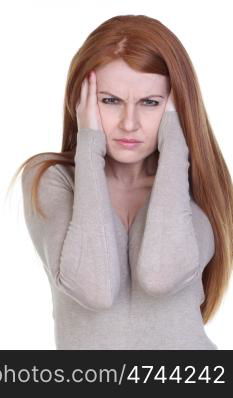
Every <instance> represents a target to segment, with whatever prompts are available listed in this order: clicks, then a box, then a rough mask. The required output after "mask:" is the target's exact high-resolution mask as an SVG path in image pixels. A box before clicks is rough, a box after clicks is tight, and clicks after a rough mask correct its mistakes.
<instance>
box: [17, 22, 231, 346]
mask: <svg viewBox="0 0 233 398" xmlns="http://www.w3.org/2000/svg"><path fill="white" fill-rule="evenodd" d="M90 71H93V73H92V75H91V76H90V80H89V81H88V80H87V76H88V74H89V72H90ZM94 71H95V72H94ZM149 96H150V98H149ZM122 139H131V140H132V139H134V140H138V141H140V142H138V143H136V144H134V145H132V144H131V145H130V144H129V143H128V144H126V143H123V142H121V141H118V140H122ZM41 163H42V167H39V165H40V164H41ZM25 164H26V165H27V166H26V167H25V169H24V171H23V174H22V190H23V200H24V214H25V221H26V225H27V228H28V230H29V233H30V236H31V239H32V242H33V244H34V246H35V248H36V250H37V252H38V254H39V256H40V258H41V260H42V262H43V265H44V269H45V271H46V273H47V276H48V279H49V282H50V285H51V291H52V297H53V317H54V322H55V338H56V347H57V349H77V350H81V349H92V350H95V349H126V350H128V349H159V350H163V349H172V350H180V349H181V350H182V349H193V350H197V349H207V350H216V349H217V346H216V344H214V343H213V342H212V341H210V339H209V338H208V336H207V335H206V333H205V330H204V323H206V322H207V321H208V320H209V319H210V318H211V316H213V314H214V312H216V309H217V307H218V306H219V304H220V301H221V299H222V297H223V293H224V291H226V288H227V284H228V281H229V279H230V273H231V271H232V252H233V250H232V242H233V240H232V230H233V229H232V226H233V219H232V214H233V206H232V204H233V200H232V199H233V192H232V181H231V176H230V174H229V171H228V169H227V166H226V164H225V162H224V160H223V157H222V154H221V152H220V149H219V147H218V144H217V142H216V140H215V138H214V135H213V132H212V129H211V126H210V123H209V121H208V117H207V113H206V111H205V108H204V105H203V101H202V98H201V93H200V89H199V86H198V82H197V78H196V75H195V72H194V68H193V66H192V64H191V61H190V59H189V57H188V54H187V53H186V51H185V49H184V47H183V46H182V44H181V43H180V41H179V40H178V39H177V38H176V36H175V35H174V34H173V33H172V32H171V31H170V30H169V29H168V28H166V27H165V26H164V25H163V24H161V23H160V22H159V21H158V20H155V19H153V18H149V17H146V16H143V15H124V16H117V17H113V18H111V19H109V20H108V21H105V22H104V23H102V24H101V25H100V26H99V27H98V28H97V29H95V30H94V31H93V32H92V33H91V34H90V35H89V36H88V38H87V39H86V41H85V42H84V44H83V46H82V47H81V48H80V49H79V51H78V52H77V54H76V55H75V56H74V58H73V59H72V62H71V65H70V69H69V73H68V80H67V86H66V94H65V102H64V135H63V144H62V150H61V154H56V153H42V154H38V155H35V156H33V157H31V158H30V159H28V160H27V161H26V162H24V164H23V165H25ZM21 167H22V166H21ZM31 194H32V197H31ZM31 199H32V201H31Z"/></svg>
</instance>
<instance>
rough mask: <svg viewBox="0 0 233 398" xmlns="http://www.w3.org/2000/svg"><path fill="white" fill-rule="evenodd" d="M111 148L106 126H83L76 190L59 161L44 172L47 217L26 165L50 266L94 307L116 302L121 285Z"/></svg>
mask: <svg viewBox="0 0 233 398" xmlns="http://www.w3.org/2000/svg"><path fill="white" fill-rule="evenodd" d="M105 151H106V141H105V136H104V133H103V132H102V131H100V130H94V129H89V128H82V129H80V130H79V131H78V134H77V148H76V154H75V170H74V171H75V181H74V192H73V191H72V189H71V187H70V186H69V183H68V182H67V179H66V177H65V176H64V174H63V173H62V172H61V171H60V170H61V169H60V166H59V165H55V166H50V167H49V168H48V169H47V170H46V171H45V173H44V174H43V175H42V177H41V180H40V184H39V189H38V193H39V204H41V207H42V209H43V210H44V211H45V213H46V216H47V217H48V219H47V220H44V219H42V218H41V217H40V215H39V216H38V215H37V214H33V212H32V210H31V208H30V202H29V199H30V198H29V190H30V188H31V187H30V184H31V181H32V178H33V176H34V174H35V171H30V170H29V171H27V172H26V171H25V170H24V172H23V175H22V189H23V199H24V214H25V220H26V225H27V228H28V230H29V233H30V235H31V239H32V241H33V243H34V246H35V247H36V250H37V252H38V253H39V255H40V257H41V259H42V261H43V263H44V266H45V268H46V270H47V272H48V273H49V275H50V277H51V278H52V281H53V282H54V283H55V284H56V286H57V287H58V289H60V290H61V291H62V292H64V293H65V294H67V295H69V296H70V297H71V298H72V299H73V300H75V301H76V302H78V303H79V304H80V305H82V306H83V307H85V308H88V309H90V310H93V311H99V310H103V309H108V308H109V307H111V305H112V304H113V302H114V300H115V299H116V296H117V294H118V291H119V287H120V267H119V258H118V251H117V244H116V240H115V233H114V226H113V222H112V214H111V207H110V200H109V195H108V190H107V183H106V177H105V172H104V165H105V161H104V155H105Z"/></svg>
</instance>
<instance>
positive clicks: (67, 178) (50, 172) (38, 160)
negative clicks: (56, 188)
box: [21, 153, 74, 190]
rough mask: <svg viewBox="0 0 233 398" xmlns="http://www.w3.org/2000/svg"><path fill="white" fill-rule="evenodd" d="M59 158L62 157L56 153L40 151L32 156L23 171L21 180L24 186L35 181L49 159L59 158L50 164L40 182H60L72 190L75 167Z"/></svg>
mask: <svg viewBox="0 0 233 398" xmlns="http://www.w3.org/2000/svg"><path fill="white" fill-rule="evenodd" d="M59 159H61V158H60V157H59V156H57V155H56V154H48V153H40V154H38V155H34V156H33V157H31V158H30V160H29V161H28V163H27V164H26V166H25V167H24V169H23V172H22V176H21V181H22V185H23V187H25V186H26V185H27V186H28V184H30V185H31V184H32V183H33V181H34V179H35V178H36V177H37V175H38V173H39V172H40V170H41V168H42V167H43V165H45V164H46V162H47V161H49V160H57V163H53V164H51V165H49V166H48V167H47V168H46V169H45V171H44V172H43V173H42V175H41V178H40V181H41V182H40V183H41V184H42V185H43V184H49V183H51V182H53V183H54V184H55V183H58V184H60V185H62V186H65V187H67V189H70V190H72V189H73V183H74V167H72V166H70V165H63V164H61V163H59Z"/></svg>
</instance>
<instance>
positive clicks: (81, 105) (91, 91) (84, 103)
mask: <svg viewBox="0 0 233 398" xmlns="http://www.w3.org/2000/svg"><path fill="white" fill-rule="evenodd" d="M96 88H97V85H96V74H95V72H94V70H92V71H91V76H90V78H89V80H88V78H87V77H85V79H84V80H83V82H82V85H81V92H80V101H78V102H77V104H76V107H75V110H76V118H77V124H78V129H80V128H91V129H94V130H102V131H103V126H102V121H101V116H100V112H99V106H98V102H97V89H96Z"/></svg>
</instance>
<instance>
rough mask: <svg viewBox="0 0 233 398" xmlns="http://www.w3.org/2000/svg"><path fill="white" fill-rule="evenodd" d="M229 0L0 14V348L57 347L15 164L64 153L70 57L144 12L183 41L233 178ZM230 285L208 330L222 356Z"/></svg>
mask: <svg viewBox="0 0 233 398" xmlns="http://www.w3.org/2000/svg"><path fill="white" fill-rule="evenodd" d="M231 5H232V4H231V1H226V0H222V1H221V2H219V1H213V0H212V1H197V0H195V1H179V0H176V1H168V0H167V1H166V0H163V1H161V0H160V1H155V0H152V1H147V0H143V1H141V0H140V1H136V0H133V1H130V0H124V1H120V0H119V1H117V2H114V1H109V0H108V1H104V0H102V1H101V0H98V1H90V0H89V1H87V2H85V1H69V0H65V1H62V0H60V1H58V0H57V1H51V0H50V1H49V0H46V1H41V0H40V1H25V0H24V1H8V0H7V1H5V2H3V1H2V2H1V10H0V15H1V16H0V38H1V39H0V40H1V47H0V48H1V61H0V68H1V73H0V101H1V102H0V106H1V118H0V123H1V126H0V127H1V130H0V131H1V156H0V163H1V164H0V170H1V190H0V200H1V203H0V210H1V215H0V216H1V229H0V231H1V236H0V242H1V264H0V266H1V269H0V272H1V288H0V295H1V296H0V303H1V326H0V349H55V343H54V331H53V319H52V301H51V300H52V298H51V292H50V286H49V283H48V280H47V276H46V274H45V272H44V270H43V268H42V264H41V262H40V259H39V257H38V256H37V255H36V252H35V249H34V247H33V246H32V243H31V240H30V238H29V235H28V231H27V229H26V226H25V223H24V218H23V207H22V197H21V188H20V178H18V179H17V183H16V185H15V186H14V188H13V191H12V193H11V195H10V196H9V197H8V199H7V200H5V193H6V190H7V187H8V184H9V182H10V179H11V177H12V176H13V174H14V173H15V171H16V169H17V168H18V167H19V165H20V164H21V163H22V162H23V161H24V160H26V159H27V158H28V157H29V156H32V155H34V154H36V153H39V152H47V151H60V148H61V142H62V111H63V98H64V92H65V81H66V76H67V70H68V67H69V64H70V61H71V58H72V57H73V55H74V54H75V53H76V51H77V50H78V48H79V47H80V46H81V45H82V43H83V41H84V40H85V39H86V36H87V35H88V34H89V33H90V32H91V31H92V30H93V29H95V28H96V27H97V26H98V25H99V24H100V23H102V22H103V21H105V20H106V19H108V18H110V17H112V16H115V15H120V14H145V15H148V16H151V17H153V18H156V19H159V20H160V21H161V22H162V23H163V24H165V25H166V26H167V27H168V28H169V29H170V30H172V31H173V32H174V33H175V34H176V36H177V37H178V38H179V39H180V40H181V42H182V43H183V45H184V47H185V48H186V50H187V51H188V53H189V55H190V57H191V60H192V62H193V64H194V67H195V70H196V72H197V76H198V78H199V82H200V86H201V90H202V95H203V99H204V104H205V106H206V109H207V113H208V116H209V119H210V122H211V125H212V127H213V130H214V134H215V136H216V138H217V141H218V143H219V145H220V147H221V150H222V153H223V156H224V158H225V161H226V163H227V165H228V167H229V170H230V173H231V175H233V157H232V144H233V138H232V137H233V129H232V88H233V78H232V71H233V58H232V39H231V38H232V37H233V24H232V12H231ZM232 292H233V289H232V279H231V284H230V286H229V289H228V291H227V293H226V295H225V298H224V300H223V302H222V305H221V307H220V309H219V311H218V313H217V315H216V316H215V318H214V319H213V320H212V321H211V322H209V323H208V324H207V325H206V326H205V329H206V332H207V334H208V336H209V338H210V339H211V340H212V341H213V342H214V343H215V344H217V346H218V348H219V349H227V350H230V349H231V350H232V349H233V338H232V336H233V321H232V307H233V305H232V303H233V293H232Z"/></svg>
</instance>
